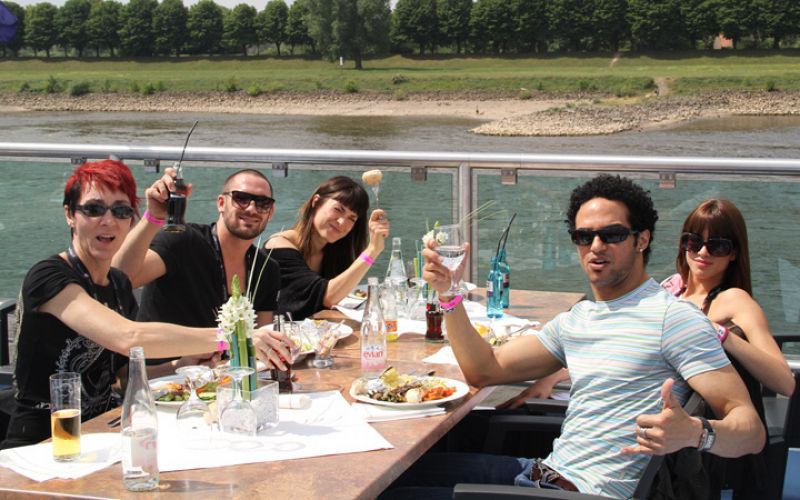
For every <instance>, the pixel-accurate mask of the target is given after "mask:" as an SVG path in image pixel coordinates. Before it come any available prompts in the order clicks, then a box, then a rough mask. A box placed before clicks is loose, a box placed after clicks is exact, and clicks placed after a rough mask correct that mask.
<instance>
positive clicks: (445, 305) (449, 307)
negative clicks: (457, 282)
mask: <svg viewBox="0 0 800 500" xmlns="http://www.w3.org/2000/svg"><path fill="white" fill-rule="evenodd" d="M462 300H464V296H463V295H456V296H455V297H453V298H452V299H450V302H442V301H441V299H439V307H441V308H442V311H444V312H445V313H449V312H453V311H454V310H455V308H456V306H457V305H459V304H460V303H461V301H462Z"/></svg>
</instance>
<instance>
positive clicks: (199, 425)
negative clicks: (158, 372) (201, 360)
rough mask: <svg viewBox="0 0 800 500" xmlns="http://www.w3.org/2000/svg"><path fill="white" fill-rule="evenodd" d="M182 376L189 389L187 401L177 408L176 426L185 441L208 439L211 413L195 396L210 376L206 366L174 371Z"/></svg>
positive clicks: (209, 370)
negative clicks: (199, 387)
mask: <svg viewBox="0 0 800 500" xmlns="http://www.w3.org/2000/svg"><path fill="white" fill-rule="evenodd" d="M175 373H177V374H179V375H183V377H184V378H185V379H186V385H187V386H188V387H189V399H187V400H186V401H184V402H183V404H182V405H181V407H180V408H178V414H177V416H176V420H177V421H176V426H177V428H178V432H180V433H181V434H184V435H185V437H186V438H187V439H199V440H203V439H209V438H210V437H211V411H210V409H209V408H208V405H207V404H206V402H205V401H203V400H202V399H200V398H199V397H198V396H197V388H198V386H200V385H202V382H203V381H205V380H206V379H207V378H208V376H209V375H210V374H211V369H210V368H208V367H207V366H201V365H192V366H183V367H181V368H178V369H177V370H175Z"/></svg>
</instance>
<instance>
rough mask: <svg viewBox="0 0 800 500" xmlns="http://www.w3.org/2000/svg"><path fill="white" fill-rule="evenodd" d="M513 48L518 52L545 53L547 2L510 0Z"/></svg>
mask: <svg viewBox="0 0 800 500" xmlns="http://www.w3.org/2000/svg"><path fill="white" fill-rule="evenodd" d="M511 13H512V16H513V18H514V39H513V42H514V46H515V47H516V48H517V51H519V52H533V51H536V52H547V37H548V26H547V0H511Z"/></svg>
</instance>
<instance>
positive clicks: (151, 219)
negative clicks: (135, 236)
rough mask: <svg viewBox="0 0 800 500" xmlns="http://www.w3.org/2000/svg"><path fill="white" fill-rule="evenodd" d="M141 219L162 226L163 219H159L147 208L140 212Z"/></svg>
mask: <svg viewBox="0 0 800 500" xmlns="http://www.w3.org/2000/svg"><path fill="white" fill-rule="evenodd" d="M142 219H144V220H146V221H147V222H149V223H150V224H155V225H156V226H163V225H164V219H159V218H158V217H156V216H154V215H153V214H151V213H150V212H149V211H148V210H145V211H144V213H143V214H142Z"/></svg>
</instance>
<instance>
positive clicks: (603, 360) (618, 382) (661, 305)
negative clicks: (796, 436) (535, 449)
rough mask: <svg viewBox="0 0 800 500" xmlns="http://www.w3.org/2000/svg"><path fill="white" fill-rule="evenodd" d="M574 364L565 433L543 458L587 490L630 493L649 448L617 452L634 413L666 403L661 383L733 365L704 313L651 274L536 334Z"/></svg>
mask: <svg viewBox="0 0 800 500" xmlns="http://www.w3.org/2000/svg"><path fill="white" fill-rule="evenodd" d="M539 339H540V340H541V341H542V343H543V344H544V346H545V347H546V348H547V349H548V350H549V351H550V352H551V353H552V354H553V355H554V356H555V357H556V358H558V359H559V360H560V361H561V363H563V364H564V366H566V367H568V368H569V374H570V378H571V379H572V390H571V393H570V404H569V409H568V410H567V415H566V419H565V421H564V425H563V428H562V432H561V436H560V437H559V438H558V439H556V440H555V442H554V443H553V452H552V453H551V454H550V455H549V456H548V457H547V458H546V459H545V460H544V462H545V463H546V464H547V465H549V466H550V467H552V468H553V469H555V470H557V471H558V472H559V473H561V475H562V476H564V477H565V478H566V479H568V480H570V481H572V482H573V483H574V484H575V486H577V487H578V489H579V490H580V491H582V492H586V493H596V494H602V495H608V496H613V497H617V498H630V497H631V496H632V495H633V491H634V490H635V489H636V484H637V482H638V480H639V477H640V476H641V475H642V473H643V471H644V468H645V467H646V465H647V462H648V460H649V457H648V456H646V455H620V453H619V450H620V449H622V448H624V447H626V446H632V445H635V444H636V434H635V429H636V417H638V416H639V415H641V414H643V413H658V412H660V411H661V409H662V407H663V403H662V401H661V386H662V384H663V383H664V381H665V380H666V379H667V378H670V377H671V378H674V379H675V389H674V391H675V393H676V395H677V397H678V399H679V400H680V401H681V404H683V403H684V402H685V401H686V399H687V397H688V394H689V393H690V388H689V385H688V384H687V383H686V380H688V379H689V378H691V377H693V376H694V375H698V374H700V373H704V372H707V371H711V370H716V369H719V368H722V367H724V366H726V365H728V364H729V361H728V358H727V356H726V355H725V352H724V351H723V350H722V347H721V345H720V343H719V340H718V339H717V335H716V333H715V332H714V329H713V327H712V325H711V323H710V322H709V320H708V319H707V318H706V316H705V315H704V314H703V313H702V311H700V310H699V309H698V308H697V307H695V306H694V305H693V304H691V303H688V302H684V301H679V300H677V299H676V298H675V297H673V296H672V295H670V294H669V293H668V292H666V291H665V290H664V289H663V288H661V286H659V284H658V283H657V282H655V281H654V280H652V279H650V280H648V281H646V282H645V283H644V284H642V285H641V286H639V287H638V288H636V289H635V290H633V291H632V292H630V293H628V294H627V295H625V296H623V297H620V298H618V299H615V300H611V301H608V302H602V301H599V302H592V301H589V300H585V301H582V302H580V303H578V304H576V305H575V307H573V308H572V310H571V311H569V312H567V313H563V314H560V315H559V316H557V317H556V318H555V319H554V320H553V321H551V322H550V323H548V324H547V325H545V327H544V328H543V329H542V330H541V332H540V333H539Z"/></svg>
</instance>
